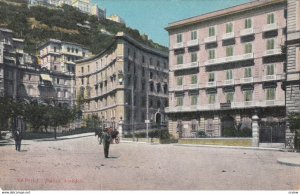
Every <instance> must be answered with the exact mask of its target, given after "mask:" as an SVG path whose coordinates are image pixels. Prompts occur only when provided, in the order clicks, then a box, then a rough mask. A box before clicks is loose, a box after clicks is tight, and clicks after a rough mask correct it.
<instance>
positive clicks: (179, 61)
mask: <svg viewBox="0 0 300 194" xmlns="http://www.w3.org/2000/svg"><path fill="white" fill-rule="evenodd" d="M179 64H183V55H177V65H179Z"/></svg>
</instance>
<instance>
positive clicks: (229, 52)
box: [226, 46, 233, 57]
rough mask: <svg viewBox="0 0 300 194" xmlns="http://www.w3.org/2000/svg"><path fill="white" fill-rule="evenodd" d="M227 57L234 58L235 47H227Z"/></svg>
mask: <svg viewBox="0 0 300 194" xmlns="http://www.w3.org/2000/svg"><path fill="white" fill-rule="evenodd" d="M226 56H227V57H230V56H233V46H228V47H226Z"/></svg>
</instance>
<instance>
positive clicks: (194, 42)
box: [187, 39, 199, 47]
mask: <svg viewBox="0 0 300 194" xmlns="http://www.w3.org/2000/svg"><path fill="white" fill-rule="evenodd" d="M197 45H199V40H198V39H195V40H190V41H188V42H187V46H188V47H191V46H197Z"/></svg>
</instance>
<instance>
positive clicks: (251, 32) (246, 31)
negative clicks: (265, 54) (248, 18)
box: [240, 28, 255, 36]
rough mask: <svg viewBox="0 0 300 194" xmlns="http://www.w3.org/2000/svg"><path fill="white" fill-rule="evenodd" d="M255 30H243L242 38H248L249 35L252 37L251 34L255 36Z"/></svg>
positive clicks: (241, 32)
mask: <svg viewBox="0 0 300 194" xmlns="http://www.w3.org/2000/svg"><path fill="white" fill-rule="evenodd" d="M254 33H255V32H254V29H253V28H246V29H243V30H241V31H240V35H241V36H248V35H251V34H254Z"/></svg>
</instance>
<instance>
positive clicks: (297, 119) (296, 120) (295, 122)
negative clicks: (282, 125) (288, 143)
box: [288, 112, 300, 150]
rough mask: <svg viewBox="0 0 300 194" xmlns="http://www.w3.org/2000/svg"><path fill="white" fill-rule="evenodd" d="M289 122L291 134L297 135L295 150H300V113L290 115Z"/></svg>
mask: <svg viewBox="0 0 300 194" xmlns="http://www.w3.org/2000/svg"><path fill="white" fill-rule="evenodd" d="M288 120H289V124H290V130H291V132H293V133H295V148H296V149H297V150H300V113H296V112H292V113H290V114H289V115H288Z"/></svg>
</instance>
